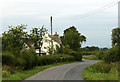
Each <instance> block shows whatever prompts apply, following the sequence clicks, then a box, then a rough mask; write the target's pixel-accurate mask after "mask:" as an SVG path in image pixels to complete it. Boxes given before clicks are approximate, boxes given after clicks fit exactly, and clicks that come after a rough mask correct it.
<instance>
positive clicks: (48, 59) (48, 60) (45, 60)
mask: <svg viewBox="0 0 120 82" xmlns="http://www.w3.org/2000/svg"><path fill="white" fill-rule="evenodd" d="M73 60H74V58H73V56H70V55H48V56H39V58H38V65H39V66H40V65H49V64H53V63H58V62H67V61H73Z"/></svg>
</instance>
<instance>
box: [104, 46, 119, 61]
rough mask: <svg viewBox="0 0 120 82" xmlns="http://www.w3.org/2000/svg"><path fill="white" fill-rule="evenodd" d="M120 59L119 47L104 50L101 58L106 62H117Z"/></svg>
mask: <svg viewBox="0 0 120 82" xmlns="http://www.w3.org/2000/svg"><path fill="white" fill-rule="evenodd" d="M119 59H120V49H118V47H114V48H111V49H110V50H109V51H107V52H106V54H105V56H104V58H103V60H104V61H105V62H106V63H110V62H118V61H119Z"/></svg>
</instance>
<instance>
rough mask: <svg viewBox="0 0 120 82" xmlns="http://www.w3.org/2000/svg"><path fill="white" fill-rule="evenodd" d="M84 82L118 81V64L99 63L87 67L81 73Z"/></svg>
mask: <svg viewBox="0 0 120 82" xmlns="http://www.w3.org/2000/svg"><path fill="white" fill-rule="evenodd" d="M83 79H85V80H118V62H116V63H111V64H105V63H104V62H99V63H96V64H94V65H91V66H88V67H87V68H85V69H84V71H83Z"/></svg>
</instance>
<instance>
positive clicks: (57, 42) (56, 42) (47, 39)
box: [25, 32, 62, 56]
mask: <svg viewBox="0 0 120 82" xmlns="http://www.w3.org/2000/svg"><path fill="white" fill-rule="evenodd" d="M51 40H52V42H53V49H54V50H56V46H59V47H60V46H61V45H62V42H61V39H60V37H59V35H58V34H57V32H56V33H55V34H54V35H53V36H51V35H49V34H48V33H46V34H45V36H44V37H43V40H42V42H43V44H42V48H41V53H40V54H41V56H42V55H49V53H48V52H49V48H51V46H52V45H51ZM33 45H34V43H33V40H30V39H26V42H25V46H27V47H28V49H30V48H31V47H33ZM35 51H36V53H38V54H39V46H38V45H37V46H35Z"/></svg>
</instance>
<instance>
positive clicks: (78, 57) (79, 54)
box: [71, 51, 82, 61]
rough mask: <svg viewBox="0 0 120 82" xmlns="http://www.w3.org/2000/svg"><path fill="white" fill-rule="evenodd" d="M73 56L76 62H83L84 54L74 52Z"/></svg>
mask: <svg viewBox="0 0 120 82" xmlns="http://www.w3.org/2000/svg"><path fill="white" fill-rule="evenodd" d="M71 55H72V56H73V57H74V60H76V61H81V60H82V53H81V52H80V51H76V52H75V51H74V52H72V53H71Z"/></svg>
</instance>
